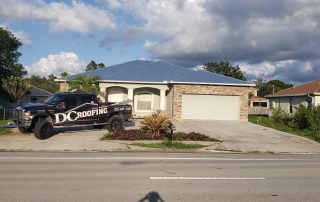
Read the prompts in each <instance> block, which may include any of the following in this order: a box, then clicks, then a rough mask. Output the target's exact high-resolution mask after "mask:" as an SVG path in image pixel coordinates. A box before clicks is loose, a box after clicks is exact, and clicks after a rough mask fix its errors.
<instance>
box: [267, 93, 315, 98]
mask: <svg viewBox="0 0 320 202" xmlns="http://www.w3.org/2000/svg"><path fill="white" fill-rule="evenodd" d="M310 95H316V94H315V93H311V94H310V93H302V94H285V95H266V96H264V97H266V98H272V97H299V96H310Z"/></svg>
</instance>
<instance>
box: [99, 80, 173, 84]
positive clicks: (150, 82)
mask: <svg viewBox="0 0 320 202" xmlns="http://www.w3.org/2000/svg"><path fill="white" fill-rule="evenodd" d="M97 81H98V82H103V83H129V84H135V83H139V84H162V85H164V84H168V81H162V82H160V81H159V82H156V81H119V80H97Z"/></svg>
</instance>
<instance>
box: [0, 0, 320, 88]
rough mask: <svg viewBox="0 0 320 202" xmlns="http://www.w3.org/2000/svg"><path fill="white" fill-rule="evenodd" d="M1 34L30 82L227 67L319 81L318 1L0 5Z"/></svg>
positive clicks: (91, 0)
mask: <svg viewBox="0 0 320 202" xmlns="http://www.w3.org/2000/svg"><path fill="white" fill-rule="evenodd" d="M0 26H1V27H4V28H6V29H8V30H10V31H11V32H12V33H13V34H14V35H15V36H16V37H17V38H19V39H20V40H21V41H22V42H23V46H22V47H21V48H20V49H19V51H20V52H21V53H22V56H21V57H20V61H19V62H20V63H21V64H23V65H24V67H25V68H26V70H27V71H28V74H29V75H32V74H35V75H40V76H47V75H49V74H55V75H59V73H61V72H63V71H67V72H69V73H70V74H76V73H80V72H83V71H85V67H86V65H87V64H88V63H89V62H90V61H91V60H94V61H96V62H97V63H101V62H102V63H104V64H105V65H106V66H111V65H115V64H120V63H124V62H128V61H132V60H153V61H165V62H169V63H173V64H178V65H182V66H185V67H187V68H190V67H193V66H198V65H201V64H203V63H204V62H207V61H213V60H228V61H230V62H231V63H232V64H233V65H239V66H240V69H241V70H242V71H244V72H245V75H246V77H247V79H248V80H250V81H252V80H255V79H258V78H262V79H265V80H271V79H280V80H283V81H285V82H289V83H303V82H308V81H311V80H316V79H320V1H319V0H259V1H257V0H238V1H236V0H79V1H76V0H64V1H51V0H0Z"/></svg>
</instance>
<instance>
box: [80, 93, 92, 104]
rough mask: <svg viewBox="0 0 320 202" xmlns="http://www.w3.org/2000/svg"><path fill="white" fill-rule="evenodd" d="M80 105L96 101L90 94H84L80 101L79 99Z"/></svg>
mask: <svg viewBox="0 0 320 202" xmlns="http://www.w3.org/2000/svg"><path fill="white" fill-rule="evenodd" d="M79 102H80V103H79V104H80V105H82V104H84V103H94V101H93V98H92V96H89V95H82V96H80V101H79Z"/></svg>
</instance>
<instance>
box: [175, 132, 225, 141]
mask: <svg viewBox="0 0 320 202" xmlns="http://www.w3.org/2000/svg"><path fill="white" fill-rule="evenodd" d="M173 140H178V141H216V142H219V140H216V139H214V138H211V137H208V136H206V135H204V134H201V133H196V132H190V133H184V132H176V133H174V134H173Z"/></svg>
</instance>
